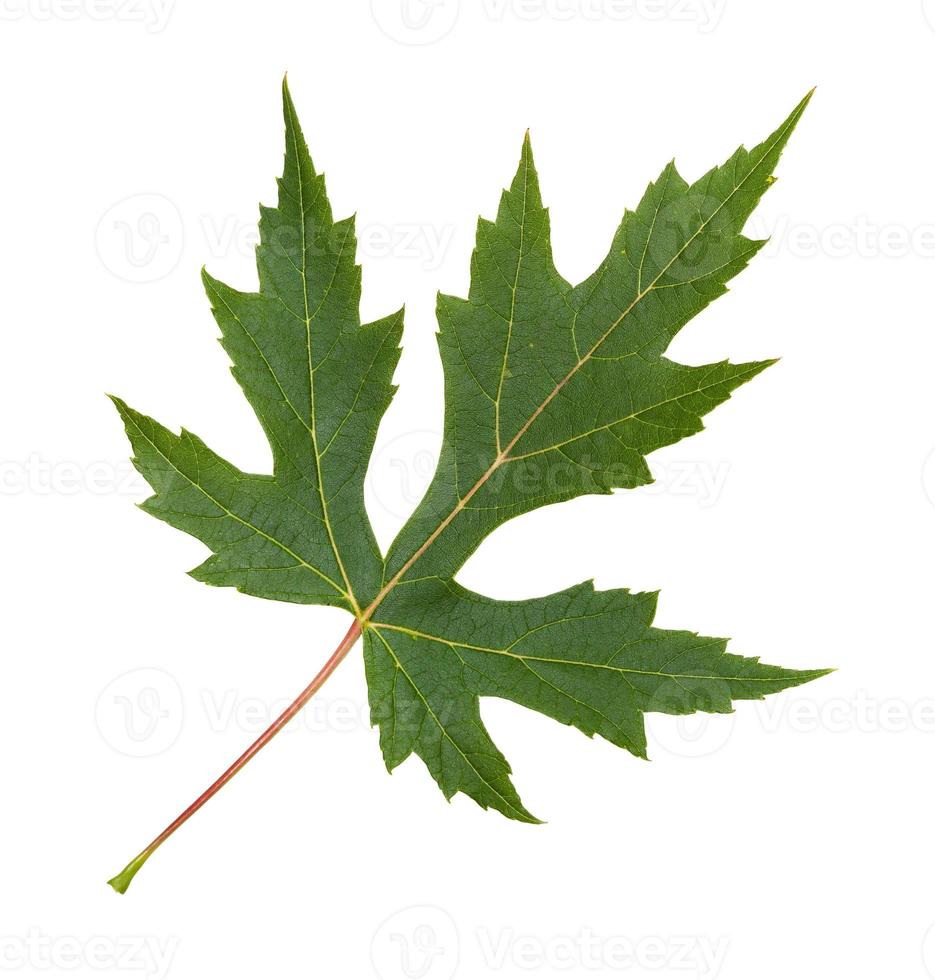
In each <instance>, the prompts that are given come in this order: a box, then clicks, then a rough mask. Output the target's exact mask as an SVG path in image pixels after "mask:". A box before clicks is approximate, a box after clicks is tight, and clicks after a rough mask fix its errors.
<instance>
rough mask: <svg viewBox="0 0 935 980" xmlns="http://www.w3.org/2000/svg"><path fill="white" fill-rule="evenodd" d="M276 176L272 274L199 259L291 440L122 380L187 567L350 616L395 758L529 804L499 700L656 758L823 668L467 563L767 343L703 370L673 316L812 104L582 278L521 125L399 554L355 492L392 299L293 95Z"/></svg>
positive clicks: (687, 308) (254, 395)
mask: <svg viewBox="0 0 935 980" xmlns="http://www.w3.org/2000/svg"><path fill="white" fill-rule="evenodd" d="M283 94H284V109H285V126H286V154H285V167H284V173H283V176H282V178H281V179H280V180H279V200H278V203H277V206H276V207H275V208H262V209H261V220H260V233H261V244H260V245H259V247H258V249H257V265H258V270H259V285H260V289H259V292H257V293H244V292H239V291H237V290H235V289H232V288H231V287H229V286H226V285H224V284H223V283H221V282H219V281H217V280H216V279H214V278H213V277H211V276H210V275H208V274H207V273H205V274H204V283H205V288H206V290H207V292H208V296H209V298H210V301H211V306H212V309H213V311H214V315H215V318H216V320H217V322H218V325H219V326H220V329H221V334H222V340H221V342H222V344H223V346H224V349H225V350H226V351H227V353H228V355H229V356H230V359H231V361H232V365H233V366H232V371H233V373H234V377H235V378H236V379H237V381H238V383H239V384H240V386H241V388H242V389H243V391H244V394H245V395H246V397H247V399H248V400H249V402H250V404H251V405H252V406H253V409H254V411H255V412H256V415H257V419H258V420H259V422H260V424H261V425H262V427H263V429H264V431H265V433H266V435H267V438H268V440H269V443H270V447H271V449H272V454H273V461H274V465H273V473H272V475H257V474H250V473H244V472H242V471H241V470H239V469H238V468H236V467H235V466H233V465H232V464H230V463H228V462H227V461H225V460H224V459H222V458H220V457H219V456H218V455H217V454H216V453H214V452H213V451H212V450H211V449H210V448H209V447H208V446H207V445H206V444H205V443H204V442H203V441H202V440H201V439H199V438H198V437H197V436H195V435H192V434H191V433H189V432H186V431H185V430H183V431H182V432H181V434H180V435H175V434H174V433H172V432H170V431H169V430H168V429H166V428H164V427H163V426H161V425H159V424H158V423H157V422H155V421H154V420H153V419H151V418H148V417H147V416H145V415H142V414H140V413H139V412H136V411H134V410H133V409H131V408H130V407H129V406H127V405H126V404H125V403H124V402H122V401H121V400H119V399H115V402H116V404H117V407H118V409H119V411H120V413H121V415H122V417H123V420H124V423H125V426H126V430H127V433H128V435H129V437H130V441H131V443H132V445H133V450H134V453H135V460H134V462H135V464H136V466H137V468H138V469H139V470H140V472H141V473H142V474H143V476H144V477H145V478H146V480H147V481H148V482H149V484H150V485H151V486H152V488H153V491H154V494H153V496H151V497H150V498H149V499H148V500H147V501H146V502H145V503H144V504H143V507H144V509H145V510H147V511H148V512H149V513H151V514H153V515H154V516H156V517H158V518H160V519H161V520H164V521H166V522H167V523H169V524H171V525H173V526H174V527H177V528H179V529H181V530H183V531H186V532H187V533H189V534H192V535H194V536H195V537H197V538H199V539H200V540H201V541H203V542H204V543H205V544H206V545H207V546H208V548H209V549H210V551H211V555H210V557H209V558H208V559H207V560H206V561H205V562H204V563H203V564H201V565H200V566H199V567H198V568H196V569H195V570H194V571H193V572H192V574H193V575H194V576H195V577H196V578H197V579H199V580H200V581H202V582H206V583H208V584H210V585H226V586H233V587H235V588H237V589H239V590H241V591H243V592H247V593H249V594H251V595H255V596H261V597H264V598H270V599H280V600H286V601H290V602H299V603H318V604H327V605H335V606H340V607H342V608H345V609H347V610H348V611H349V612H350V613H352V614H353V615H354V616H355V617H357V619H358V620H359V622H360V624H361V627H362V630H363V637H364V658H365V664H366V671H367V682H368V687H369V692H370V703H371V711H372V718H373V722H374V723H375V724H376V725H378V726H379V728H380V744H381V747H382V750H383V754H384V758H385V761H386V765H387V767H388V768H390V769H393V768H395V767H396V766H397V765H399V764H400V763H401V762H403V761H404V760H405V759H407V758H408V757H409V756H410V755H411V754H412V753H416V754H417V755H418V756H420V757H421V758H422V760H423V761H424V762H425V764H426V766H427V768H428V769H429V772H430V773H431V774H432V776H433V777H434V778H435V780H436V781H437V783H438V785H439V787H440V788H441V790H442V792H443V793H444V794H445V796H446V797H448V798H451V797H452V796H453V795H454V794H456V793H458V792H463V793H466V794H467V795H469V796H470V797H472V798H473V799H474V800H476V801H477V802H478V803H479V804H480V805H481V806H483V807H485V808H487V807H492V808H493V809H496V810H499V811H500V812H501V813H503V814H505V815H506V816H508V817H512V818H515V819H518V820H523V821H527V822H536V818H535V817H533V816H532V814H530V813H529V811H528V810H527V809H526V808H525V807H524V805H523V803H522V802H521V800H520V798H519V795H518V794H517V791H516V789H515V788H514V786H513V783H512V781H511V773H510V767H509V764H508V763H507V761H506V759H505V758H504V757H503V755H502V754H501V753H500V751H499V750H498V749H497V747H496V746H495V745H494V743H493V741H492V740H491V738H490V735H489V734H488V732H487V730H486V729H485V727H484V724H483V720H482V718H481V712H480V699H481V698H482V697H498V698H507V699H509V700H511V701H514V702H516V703H518V704H521V705H523V706H525V707H527V708H530V709H533V710H536V711H540V712H542V713H543V714H546V715H548V716H549V717H551V718H554V719H555V720H557V721H560V722H562V723H563V724H566V725H572V726H574V727H575V728H577V729H579V730H580V731H582V732H584V733H585V734H586V735H589V736H593V735H600V736H602V737H603V738H605V739H607V740H608V741H610V742H612V743H613V744H614V745H618V746H620V747H621V748H624V749H627V750H628V751H629V752H631V753H633V754H634V755H636V756H639V757H641V758H644V757H646V754H647V745H646V735H645V731H644V715H645V713H646V712H650V711H656V712H665V713H668V714H687V713H690V712H694V711H708V712H727V711H730V710H732V705H733V702H734V701H737V700H744V699H753V698H762V697H764V696H765V695H768V694H772V693H775V692H777V691H780V690H782V689H784V688H787V687H791V686H794V685H796V684H801V683H804V682H806V681H809V680H812V679H814V678H816V677H819V676H821V675H822V674H823V673H825V671H821V670H786V669H783V668H779V667H770V666H767V665H765V664H761V663H759V661H758V660H756V659H750V658H745V657H741V656H737V655H735V654H731V653H728V652H727V650H726V646H727V642H726V641H725V640H722V639H712V638H707V637H701V636H698V635H696V634H694V633H689V632H682V631H675V630H663V629H658V628H656V627H654V626H653V625H652V621H653V615H654V610H655V600H656V597H655V595H654V594H631V593H630V592H628V591H625V590H610V591H596V590H594V588H593V587H592V585H591V584H590V583H585V584H582V585H578V586H575V587H573V588H569V589H567V590H565V591H562V592H559V593H556V594H555V595H551V596H546V597H544V598H538V599H529V600H523V601H512V602H502V601H496V600H494V599H490V598H487V597H485V596H482V595H478V594H475V593H472V592H469V591H468V590H466V589H464V588H463V587H461V586H460V585H459V584H457V583H456V582H455V581H454V576H455V575H456V574H457V572H458V570H459V569H460V568H461V566H462V565H463V564H464V562H465V561H466V560H467V558H468V557H469V556H470V555H471V554H472V552H473V551H474V550H475V549H476V548H477V547H478V546H479V545H480V543H481V542H482V541H484V539H485V538H486V537H487V536H488V535H490V534H491V533H492V532H493V531H494V530H495V529H496V528H497V527H499V526H500V525H502V524H503V523H504V522H505V521H507V520H509V519H511V518H513V517H516V516H518V515H520V514H523V513H527V512H529V511H531V510H534V509H536V508H538V507H541V506H544V505H546V504H553V503H557V502H560V501H564V500H570V499H572V498H574V497H577V496H580V495H582V494H593V493H609V492H611V491H612V490H613V489H614V488H632V487H638V486H641V485H643V484H646V483H649V482H651V480H652V475H651V472H650V469H649V466H648V464H647V460H646V457H647V456H648V454H649V453H651V452H652V451H653V450H655V449H659V448H661V447H663V446H667V445H671V444H672V443H675V442H677V441H678V440H680V439H683V438H685V437H686V436H690V435H692V434H693V433H696V432H698V431H700V430H701V429H702V427H703V426H702V419H703V417H704V416H705V415H706V414H707V413H708V412H710V411H711V410H712V409H714V408H715V407H716V406H718V405H720V404H721V403H722V402H724V401H726V400H727V399H728V398H729V397H730V395H731V393H732V392H733V391H734V390H735V389H736V388H737V387H738V386H740V385H741V384H743V383H744V382H746V381H748V380H750V379H751V378H753V377H754V376H755V375H756V374H758V373H759V372H760V371H762V370H763V369H764V368H766V367H767V366H769V364H770V363H772V362H771V361H768V360H767V361H758V362H752V363H745V364H732V363H729V362H727V361H719V362H716V363H711V364H705V365H698V366H688V365H683V364H678V363H676V362H675V361H673V360H671V359H670V358H668V357H666V355H665V352H666V349H667V347H668V345H669V343H670V342H671V340H672V338H673V337H674V336H675V335H676V333H677V332H678V331H679V330H680V329H681V328H682V327H683V326H684V325H685V324H686V323H687V322H688V321H689V320H690V319H691V318H692V317H693V316H695V314H697V313H699V312H700V311H701V310H702V309H704V308H705V307H706V306H707V305H708V304H709V303H710V302H711V301H712V300H713V299H716V298H717V297H719V296H721V295H722V294H723V293H724V292H726V289H727V285H726V284H727V282H728V281H729V280H730V279H731V278H732V277H733V276H735V275H736V274H737V273H738V272H740V271H741V270H742V269H743V268H744V267H745V266H746V264H747V263H748V262H749V260H750V259H751V257H752V256H753V255H754V254H755V253H756V252H757V251H758V250H759V248H760V247H761V246H762V245H763V242H759V241H752V240H750V239H748V238H745V237H744V235H743V227H744V224H745V222H746V220H747V218H748V217H749V216H750V214H751V212H752V211H753V209H754V207H755V206H756V204H757V202H758V201H759V199H760V198H761V196H762V195H763V193H764V192H765V191H766V190H767V188H768V187H769V186H770V184H771V183H772V182H773V179H774V178H773V176H772V175H773V171H774V169H775V167H776V164H777V162H778V160H779V156H780V154H781V152H782V150H783V148H784V146H785V145H786V142H787V140H788V138H789V136H790V134H791V133H792V130H793V129H794V127H795V124H796V123H797V121H798V119H799V117H800V116H801V114H802V112H803V111H804V109H805V106H806V104H807V102H808V98H809V97H808V96H807V97H806V98H805V99H804V100H803V101H802V103H800V104H799V105H798V106H797V107H796V109H795V110H794V111H793V113H792V114H791V115H790V116H789V118H788V119H786V120H785V122H783V124H782V125H781V126H780V127H779V129H777V130H776V132H775V133H773V134H772V135H771V136H769V137H768V138H767V139H766V140H764V141H763V142H762V143H760V144H758V145H757V146H755V147H754V148H753V149H751V150H745V149H743V148H741V149H740V150H738V151H737V152H736V153H734V154H733V155H732V156H731V157H730V158H729V159H728V160H727V162H726V163H724V164H723V165H721V166H719V167H715V168H714V169H712V170H710V171H709V172H708V173H707V174H705V175H704V176H703V177H702V178H701V179H699V180H697V181H695V182H694V183H692V184H689V183H688V182H686V181H685V180H684V179H683V178H682V177H681V176H680V175H679V173H678V171H677V170H676V168H675V165H674V163H670V164H669V165H668V166H666V167H665V169H664V170H663V171H662V173H661V175H660V176H659V178H658V179H657V180H656V181H655V182H654V183H652V184H650V186H649V188H648V189H647V191H646V193H645V195H644V196H643V199H642V201H641V202H640V203H639V205H638V206H637V208H636V210H635V211H627V212H626V213H625V214H624V216H623V219H622V221H621V222H620V225H619V227H618V229H617V231H616V234H615V235H614V238H613V241H612V243H611V246H610V249H609V251H608V254H607V257H606V258H605V259H604V261H603V262H602V263H601V265H600V266H599V268H598V269H597V270H596V271H595V272H594V274H593V275H591V276H590V277H589V278H588V279H586V280H585V281H584V282H583V283H581V284H580V285H577V286H572V285H571V284H569V283H568V282H566V281H565V279H563V278H562V276H561V275H560V274H559V273H558V272H557V270H556V269H555V266H554V263H553V260H552V250H551V240H550V230H549V215H548V211H547V210H546V209H545V207H544V206H543V203H542V198H541V193H540V188H539V181H538V177H537V175H536V170H535V165H534V162H533V155H532V148H531V146H530V142H529V138H528V136H527V138H526V139H525V141H524V143H523V147H522V153H521V156H520V163H519V168H518V170H517V173H516V176H515V178H514V179H513V182H512V183H511V185H510V187H509V189H508V190H507V191H505V192H504V193H503V195H502V197H501V199H500V205H499V208H498V210H497V214H496V218H495V219H494V220H493V221H488V220H484V219H481V220H480V221H479V223H478V227H477V242H476V247H475V250H474V253H473V256H472V260H471V285H470V291H469V295H468V297H467V298H466V299H461V298H458V297H453V296H439V300H438V320H439V333H438V342H439V348H440V352H441V358H442V362H443V366H444V371H445V431H444V439H443V444H442V451H441V456H440V461H439V464H438V469H437V471H436V473H435V476H434V478H433V480H432V483H431V485H430V487H429V489H428V491H427V493H426V495H425V497H424V499H423V500H422V502H421V503H420V504H419V506H418V507H417V508H416V510H415V512H414V513H413V515H412V516H411V518H410V519H409V521H408V522H407V524H406V525H405V527H404V528H403V529H402V531H401V532H400V534H399V535H398V537H397V539H396V541H395V542H394V543H393V544H392V546H391V547H390V549H389V551H388V553H387V554H386V555H385V556H384V555H382V554H381V552H380V549H379V548H378V546H377V543H376V540H375V538H374V535H373V531H372V529H371V526H370V523H369V520H368V518H367V514H366V511H365V509H364V500H363V482H364V476H365V473H366V469H367V464H368V461H369V458H370V455H371V452H372V449H373V444H374V440H375V438H376V432H377V427H378V425H379V423H380V420H381V418H382V416H383V413H384V412H385V410H386V408H387V406H388V405H389V403H390V400H391V398H392V395H393V391H394V388H393V385H392V375H393V371H394V369H395V366H396V362H397V359H398V356H399V340H400V335H401V330H402V312H401V311H400V312H399V313H396V314H392V315H390V316H387V317H386V318H384V319H381V320H378V321H376V322H375V323H371V324H366V325H362V324H361V322H360V315H359V300H360V285H361V275H360V268H359V266H357V265H356V262H355V253H356V239H355V236H354V222H353V219H345V220H342V221H335V220H334V218H333V215H332V212H331V207H330V204H329V203H328V198H327V195H326V192H325V182H324V178H323V176H322V175H321V174H319V173H317V172H316V170H315V168H314V166H313V164H312V161H311V158H310V156H309V153H308V150H307V148H306V145H305V141H304V138H303V136H302V132H301V129H300V127H299V123H298V119H297V117H296V113H295V108H294V106H293V104H292V100H291V98H290V96H289V93H288V89H287V88H285V87H284V92H283Z"/></svg>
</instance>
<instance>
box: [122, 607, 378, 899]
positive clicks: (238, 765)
mask: <svg viewBox="0 0 935 980" xmlns="http://www.w3.org/2000/svg"><path fill="white" fill-rule="evenodd" d="M360 634H361V624H360V620H359V619H355V620H354V622H353V623H352V624H351V628H350V629H349V630H348V631H347V633H346V634H345V636H344V639H343V640H341V642H340V643H339V644H338V647H337V649H336V650H335V651H334V653H332V654H331V656H330V657H329V658H328V660H327V662H326V663H325V665H324V666H323V667H322V668H321V670H320V671H318V673H317V674H316V675H315V677H314V678H313V679H312V681H311V682H310V683H309V685H308V687H306V688H305V690H304V691H303V692H302V693H301V694H300V695H299V696H298V697H297V698H296V699H295V701H293V702H292V704H290V705H289V707H288V708H286V710H285V711H284V712H283V713H282V714H281V715H280V716H279V717H278V718H277V719H276V720H275V721H274V722H273V723H272V724H271V725H270V726H269V728H267V729H266V731H265V732H263V734H262V735H261V736H260V737H259V738H258V739H257V740H256V741H255V742H254V743H253V744H252V745H251V746H250V748H248V749H247V751H246V752H244V753H243V755H241V756H240V758H238V759H237V761H236V762H234V763H233V764H232V765H231V766H230V767H229V768H228V769H226V770H225V771H224V772H223V773H222V774H221V775H220V776H219V777H218V778H217V779H216V780H215V781H214V782H213V783H212V784H211V785H210V786H209V787H208V788H207V789H206V790H205V791H204V792H203V793H202V794H201V796H199V797H198V799H197V800H195V802H194V803H192V804H191V806H189V807H188V808H187V809H186V810H184V811H183V812H182V813H180V814H179V816H178V817H176V818H175V820H173V821H172V823H170V824H169V826H168V827H166V829H165V830H164V831H163V832H162V833H161V834H160V835H159V836H158V837H157V838H156V839H155V840H154V841H153V842H152V843H151V844H150V845H149V847H147V848H146V849H145V850H143V851H141V852H140V853H139V854H137V856H136V857H135V858H134V859H133V860H132V861H131V862H130V863H129V864H128V865H127V866H126V867H125V868H124V869H123V871H121V872H120V874H119V875H117V876H116V877H114V878H111V879H110V881H108V882H107V884H108V885H110V886H111V888H113V889H114V891H116V892H119V893H120V894H121V895H122V894H123V893H124V892H125V891H126V890H127V889H128V888H129V887H130V882H132V881H133V878H134V877H135V875H136V873H137V872H138V871H139V870H140V868H142V867H143V865H144V864H145V863H146V862H147V861H148V860H149V858H150V857H151V856H152V855H153V854H154V853H155V852H156V850H157V849H158V848H159V847H161V846H162V844H164V843H165V842H166V841H167V840H168V839H169V838H170V837H171V836H172V835H173V834H174V833H175V832H176V831H177V830H178V829H179V827H181V826H182V824H184V823H185V822H186V821H187V820H188V819H189V817H192V816H194V815H195V814H196V813H197V812H198V811H199V810H200V809H201V808H202V807H203V806H204V805H205V803H207V802H208V800H210V799H211V797H212V796H214V795H215V793H217V792H218V790H220V789H221V788H222V787H223V786H226V785H227V783H229V782H230V781H231V780H232V779H233V778H234V776H236V775H237V773H238V772H240V770H241V769H243V767H244V766H245V765H246V764H247V763H248V762H249V761H250V760H251V759H252V758H253V757H254V756H255V755H256V754H257V753H258V752H259V751H260V749H262V748H263V746H265V745H266V744H267V743H268V742H270V741H272V739H273V738H274V737H275V736H276V735H278V734H279V733H280V732H281V731H282V730H283V728H285V727H286V725H288V724H289V722H290V721H292V719H293V718H294V717H295V716H296V715H297V714H298V713H299V712H300V711H301V710H302V709H303V708H304V707H305V705H306V704H308V702H309V701H310V700H311V699H312V697H313V696H314V694H315V693H316V692H317V691H318V689H319V688H320V687H321V686H322V685H323V684H324V683H325V681H326V680H327V679H328V678H329V677H330V676H331V675H332V674H333V673H334V671H335V668H336V667H337V666H338V664H339V663H341V661H342V660H343V659H344V658H345V657H346V656H347V655H348V653H350V651H351V648H352V647H353V646H354V644H355V643H356V641H357V638H358V637H359V636H360Z"/></svg>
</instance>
